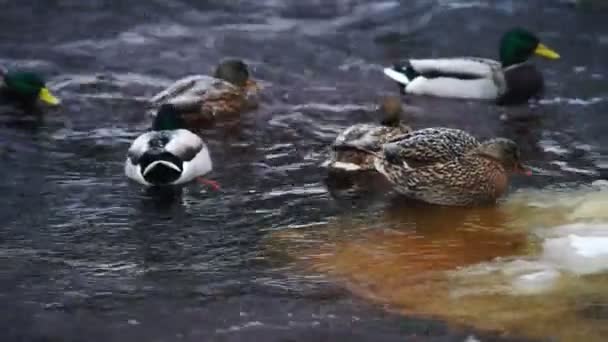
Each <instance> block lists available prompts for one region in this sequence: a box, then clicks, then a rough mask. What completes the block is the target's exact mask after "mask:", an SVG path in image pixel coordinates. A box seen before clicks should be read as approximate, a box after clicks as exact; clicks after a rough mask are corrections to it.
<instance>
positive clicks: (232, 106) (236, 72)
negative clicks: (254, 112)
mask: <svg viewBox="0 0 608 342" xmlns="http://www.w3.org/2000/svg"><path fill="white" fill-rule="evenodd" d="M257 89H258V87H257V84H256V82H255V81H253V80H251V79H250V78H249V69H248V67H247V65H246V64H245V63H244V62H243V61H241V60H235V59H230V60H225V61H223V62H221V63H220V65H218V67H217V68H216V70H215V73H214V75H213V76H207V75H193V76H188V77H185V78H182V79H180V80H178V81H176V82H175V83H173V84H172V85H171V86H169V87H168V88H167V89H165V90H163V91H161V92H160V93H158V94H156V95H155V96H154V97H152V98H151V99H150V104H151V114H152V115H154V114H155V113H156V110H157V109H158V106H160V105H161V104H164V103H170V104H172V105H174V106H175V107H176V108H177V109H178V110H179V111H180V112H182V113H183V118H184V120H185V121H186V123H187V124H188V125H189V127H197V126H201V125H203V126H204V125H207V124H210V123H212V122H214V121H215V120H216V119H218V118H222V117H233V116H235V115H238V114H240V113H241V112H243V111H246V110H250V109H253V108H255V107H256V106H257V104H256V102H255V95H256V92H257Z"/></svg>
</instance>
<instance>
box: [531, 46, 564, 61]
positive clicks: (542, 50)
mask: <svg viewBox="0 0 608 342" xmlns="http://www.w3.org/2000/svg"><path fill="white" fill-rule="evenodd" d="M534 53H535V54H537V55H539V56H543V57H545V58H549V59H558V58H559V54H558V53H557V52H555V51H553V50H551V49H550V48H548V47H547V46H546V45H545V44H541V43H538V45H537V46H536V50H534Z"/></svg>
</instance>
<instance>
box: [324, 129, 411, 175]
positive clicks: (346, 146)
mask: <svg viewBox="0 0 608 342" xmlns="http://www.w3.org/2000/svg"><path fill="white" fill-rule="evenodd" d="M409 131H411V128H410V127H408V126H406V125H398V126H396V127H392V126H384V125H378V124H371V123H362V124H356V125H353V126H350V127H348V128H347V129H346V130H344V131H343V132H342V133H340V135H338V137H337V138H336V140H335V141H334V143H333V145H332V147H331V152H330V157H329V160H328V161H327V162H326V165H327V167H328V168H329V169H331V170H342V171H372V170H374V169H375V167H374V156H373V155H372V154H370V153H369V151H374V152H376V151H380V149H381V148H382V145H383V144H384V143H386V142H388V141H390V140H391V139H394V138H396V137H398V136H401V135H403V134H405V133H407V132H409Z"/></svg>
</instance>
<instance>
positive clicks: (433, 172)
mask: <svg viewBox="0 0 608 342" xmlns="http://www.w3.org/2000/svg"><path fill="white" fill-rule="evenodd" d="M375 166H376V169H377V170H378V171H379V172H380V173H382V174H383V175H384V176H385V177H386V178H387V179H388V180H389V182H391V183H392V184H393V186H394V188H395V190H396V191H397V192H399V193H400V194H403V195H406V196H408V197H410V198H413V199H417V200H420V201H423V202H427V203H431V204H438V205H449V206H469V205H476V204H484V203H492V202H495V201H496V200H497V199H498V198H499V197H500V196H501V195H502V194H504V193H505V191H506V190H507V187H508V184H509V177H510V175H511V174H512V173H515V172H519V173H525V174H529V171H528V170H527V169H526V168H525V167H524V166H523V165H522V164H521V162H520V152H519V148H518V146H517V144H515V142H513V141H512V140H509V139H504V138H495V139H490V140H487V141H485V142H482V143H480V142H478V141H477V139H475V138H474V137H473V136H471V135H469V134H468V133H466V132H464V131H461V130H457V129H449V128H428V129H422V130H418V131H414V132H412V133H410V134H407V135H406V136H404V137H403V138H401V139H399V140H398V141H392V142H389V143H387V144H385V145H384V146H383V149H382V151H381V152H380V153H379V154H376V158H375Z"/></svg>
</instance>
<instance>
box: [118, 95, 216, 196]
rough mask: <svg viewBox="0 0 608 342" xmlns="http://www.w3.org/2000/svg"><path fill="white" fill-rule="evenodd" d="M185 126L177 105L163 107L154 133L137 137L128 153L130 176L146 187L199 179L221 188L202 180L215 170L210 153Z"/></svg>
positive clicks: (156, 118)
mask: <svg viewBox="0 0 608 342" xmlns="http://www.w3.org/2000/svg"><path fill="white" fill-rule="evenodd" d="M186 126H187V124H186V122H185V121H184V119H183V118H182V116H181V114H180V113H179V111H178V110H177V108H175V106H174V105H172V104H163V105H162V106H160V108H159V110H158V113H157V115H156V116H155V118H154V122H153V124H152V128H151V130H150V131H149V132H146V133H143V134H142V135H140V136H139V137H137V139H135V140H134V141H133V143H132V144H131V147H130V148H129V151H128V152H127V160H126V161H125V174H126V175H127V177H129V178H130V179H132V180H134V181H136V182H138V183H140V184H142V185H144V186H146V187H167V186H176V185H182V184H186V183H188V182H191V181H193V180H197V181H199V182H201V183H205V184H209V185H211V186H213V187H214V188H216V189H217V188H219V187H218V185H217V183H215V182H213V181H209V180H207V179H205V178H202V176H203V175H205V174H207V173H209V172H211V170H212V169H213V164H212V162H211V158H210V156H209V150H208V148H207V145H206V144H205V142H204V141H203V139H201V138H200V137H199V136H198V135H196V134H194V133H192V132H191V131H189V130H188V129H186Z"/></svg>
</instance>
